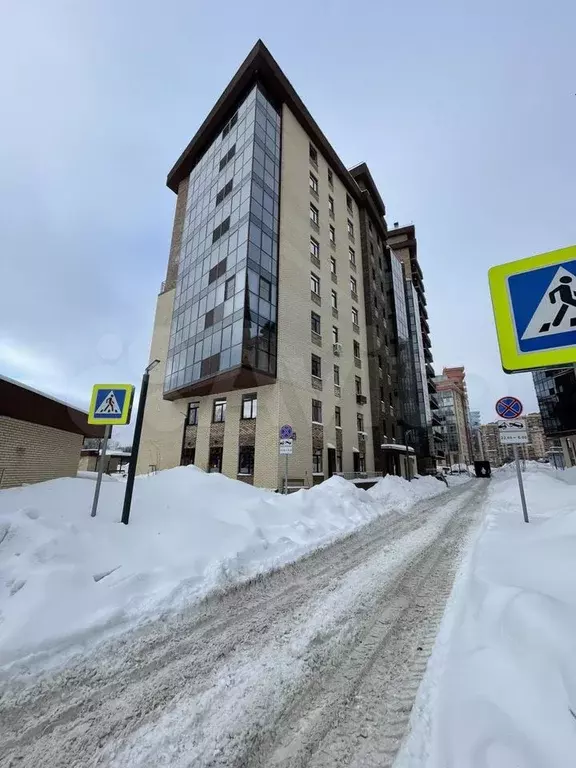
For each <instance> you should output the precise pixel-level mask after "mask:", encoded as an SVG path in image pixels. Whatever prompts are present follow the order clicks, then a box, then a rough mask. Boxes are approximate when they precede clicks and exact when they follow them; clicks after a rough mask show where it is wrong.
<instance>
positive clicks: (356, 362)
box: [354, 357, 362, 368]
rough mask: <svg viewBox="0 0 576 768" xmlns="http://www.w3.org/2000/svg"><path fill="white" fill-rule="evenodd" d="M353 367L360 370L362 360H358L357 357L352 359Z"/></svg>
mask: <svg viewBox="0 0 576 768" xmlns="http://www.w3.org/2000/svg"><path fill="white" fill-rule="evenodd" d="M354 365H355V366H356V368H362V360H360V358H359V357H355V358H354Z"/></svg>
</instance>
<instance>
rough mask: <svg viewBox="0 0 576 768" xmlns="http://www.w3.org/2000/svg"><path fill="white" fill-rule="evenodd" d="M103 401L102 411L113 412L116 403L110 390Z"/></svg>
mask: <svg viewBox="0 0 576 768" xmlns="http://www.w3.org/2000/svg"><path fill="white" fill-rule="evenodd" d="M105 402H106V405H105V406H104V410H103V411H102V413H114V412H115V411H116V405H115V401H114V395H113V394H112V392H110V394H109V395H108V397H107V398H106V401H105Z"/></svg>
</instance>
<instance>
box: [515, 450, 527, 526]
mask: <svg viewBox="0 0 576 768" xmlns="http://www.w3.org/2000/svg"><path fill="white" fill-rule="evenodd" d="M514 459H515V461H516V476H517V477H518V488H519V489H520V500H521V501H522V513H523V514H524V522H525V523H529V522H530V520H529V519H528V509H527V508H526V496H525V495H524V483H523V482H522V470H521V469H520V460H519V458H518V446H517V445H516V444H514Z"/></svg>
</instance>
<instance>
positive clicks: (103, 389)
mask: <svg viewBox="0 0 576 768" xmlns="http://www.w3.org/2000/svg"><path fill="white" fill-rule="evenodd" d="M133 399H134V386H133V385H132V384H94V387H93V389H92V399H91V400H90V409H89V411H88V424H118V425H122V424H128V423H129V422H130V412H131V410H132V400H133Z"/></svg>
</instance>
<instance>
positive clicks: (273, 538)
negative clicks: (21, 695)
mask: <svg viewBox="0 0 576 768" xmlns="http://www.w3.org/2000/svg"><path fill="white" fill-rule="evenodd" d="M124 488H125V485H124V484H123V483H119V482H107V483H104V484H103V485H102V488H101V495H100V504H99V508H98V516H97V517H96V518H91V517H90V507H91V502H92V495H93V492H94V482H93V480H92V479H86V478H74V479H72V478H63V479H60V480H52V481H50V482H46V483H40V484H37V485H31V486H27V487H23V488H13V489H8V490H4V491H0V649H1V650H0V664H7V663H10V662H11V661H13V660H16V659H22V658H24V657H26V656H27V655H30V654H34V653H38V652H41V651H42V650H49V651H50V653H54V652H55V651H56V650H57V649H58V648H60V649H62V650H64V649H66V648H67V649H70V647H71V646H72V645H73V644H74V643H75V644H76V645H77V647H79V648H82V646H85V645H86V643H88V642H89V641H90V640H91V639H94V638H99V637H101V636H102V635H103V634H106V633H107V632H112V631H114V632H117V631H119V630H121V629H123V628H126V627H128V626H131V625H133V624H134V623H136V622H137V621H140V620H142V619H144V618H152V617H155V616H158V615H161V614H162V612H164V611H167V610H178V609H179V608H181V607H182V606H184V605H185V604H186V603H187V602H189V601H190V600H191V599H194V598H198V597H200V596H202V595H204V594H206V593H207V592H208V591H209V590H211V589H213V588H215V587H219V586H224V585H226V584H227V583H229V582H231V581H239V580H242V579H245V578H248V577H250V576H254V575H255V574H257V573H259V572H262V571H264V570H267V569H271V568H274V567H276V566H279V565H282V564H284V563H286V562H289V561H293V560H295V559H296V558H297V557H299V556H300V555H302V554H304V553H306V552H309V551H310V550H312V549H314V548H316V547H318V546H322V545H324V544H326V543H328V542H330V541H332V540H333V539H335V538H336V537H338V536H341V535H343V534H345V533H348V532H350V531H352V530H354V529H355V528H357V527H358V526H361V525H364V524H366V523H367V522H369V521H370V520H373V519H374V518H376V517H377V516H378V515H382V514H384V513H386V512H390V511H391V510H394V509H396V510H405V509H407V508H408V507H409V506H410V505H412V504H413V503H414V502H415V501H417V500H418V499H421V498H425V497H427V496H432V495H436V494H438V493H441V492H442V491H443V490H445V489H446V487H445V485H444V484H443V483H440V482H438V481H437V480H434V479H431V478H425V479H424V478H423V479H419V480H415V481H413V482H412V483H407V482H406V481H405V480H402V479H400V478H385V479H383V480H381V481H380V482H379V484H378V486H377V487H376V488H375V489H374V490H373V491H371V492H370V493H368V492H366V491H363V490H361V489H358V488H357V487H356V486H355V485H354V484H353V483H349V482H348V481H346V480H343V479H342V478H340V477H333V478H331V479H330V480H328V481H327V482H325V483H322V484H321V485H319V486H316V487H314V488H312V489H310V490H302V491H299V492H298V493H295V494H293V495H291V496H288V497H284V496H279V495H277V494H275V493H272V492H271V491H266V490H262V489H258V488H253V487H251V486H249V485H247V484H245V483H241V482H237V481H235V480H230V479H228V478H227V477H225V476H224V475H219V474H206V473H204V472H202V471H200V470H198V469H196V468H195V467H178V468H176V469H172V470H168V471H164V472H160V473H158V474H156V475H152V476H141V477H138V478H136V482H135V487H134V497H133V504H132V514H131V519H130V525H129V526H124V525H122V524H121V523H119V522H118V521H119V519H120V513H121V507H122V500H123V494H124Z"/></svg>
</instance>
